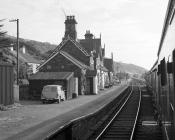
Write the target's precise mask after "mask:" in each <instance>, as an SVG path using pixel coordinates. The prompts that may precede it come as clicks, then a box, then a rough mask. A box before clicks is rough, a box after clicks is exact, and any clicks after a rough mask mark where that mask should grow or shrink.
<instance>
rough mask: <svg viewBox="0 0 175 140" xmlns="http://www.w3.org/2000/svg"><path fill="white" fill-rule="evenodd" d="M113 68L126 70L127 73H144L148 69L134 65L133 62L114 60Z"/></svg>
mask: <svg viewBox="0 0 175 140" xmlns="http://www.w3.org/2000/svg"><path fill="white" fill-rule="evenodd" d="M114 70H115V71H116V72H126V73H129V74H132V75H133V74H139V75H141V74H144V73H145V72H147V71H148V70H146V69H145V68H143V67H140V66H137V65H134V64H127V63H122V62H114Z"/></svg>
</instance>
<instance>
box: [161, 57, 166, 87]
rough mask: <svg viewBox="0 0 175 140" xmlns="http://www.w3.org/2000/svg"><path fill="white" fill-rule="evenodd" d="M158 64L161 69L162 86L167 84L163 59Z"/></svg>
mask: <svg viewBox="0 0 175 140" xmlns="http://www.w3.org/2000/svg"><path fill="white" fill-rule="evenodd" d="M160 64H161V65H160V67H161V85H162V86H164V85H166V83H167V75H166V64H165V58H164V59H163V60H161V62H160Z"/></svg>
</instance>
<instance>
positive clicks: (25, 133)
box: [0, 82, 128, 140]
mask: <svg viewBox="0 0 175 140" xmlns="http://www.w3.org/2000/svg"><path fill="white" fill-rule="evenodd" d="M127 87H128V85H127V82H124V83H122V84H121V85H118V86H113V87H112V88H108V89H105V90H102V91H101V92H100V93H99V94H98V95H83V96H79V97H78V98H76V99H72V100H67V101H64V102H61V103H60V104H56V103H55V104H41V103H40V102H35V101H21V102H20V104H21V106H19V107H17V108H15V109H10V110H8V111H1V112H0V140H5V139H7V140H12V139H13V140H39V139H43V138H45V137H46V136H47V135H48V134H49V133H51V132H52V131H55V130H57V129H59V128H61V127H62V126H64V125H66V124H67V123H69V122H70V121H73V120H74V119H77V118H80V117H83V116H86V115H88V114H91V113H93V112H96V111H97V110H99V109H100V108H102V107H103V106H105V105H106V104H108V103H110V102H111V101H112V100H113V99H114V98H115V97H117V96H118V95H120V93H122V91H124V90H125V89H126V88H127Z"/></svg>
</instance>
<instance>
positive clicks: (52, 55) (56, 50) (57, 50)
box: [37, 36, 90, 69]
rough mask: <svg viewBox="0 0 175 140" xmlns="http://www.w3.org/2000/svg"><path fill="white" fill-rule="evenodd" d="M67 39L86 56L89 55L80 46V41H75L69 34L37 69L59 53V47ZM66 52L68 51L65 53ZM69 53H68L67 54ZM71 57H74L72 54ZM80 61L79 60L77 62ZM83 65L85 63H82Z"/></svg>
mask: <svg viewBox="0 0 175 140" xmlns="http://www.w3.org/2000/svg"><path fill="white" fill-rule="evenodd" d="M67 41H71V42H73V43H74V44H75V46H76V47H77V48H79V49H80V50H81V51H82V52H83V53H84V54H85V55H86V56H90V54H89V53H88V52H87V51H86V50H85V49H84V48H83V47H82V46H81V44H80V43H78V42H77V41H75V40H73V39H71V38H70V37H69V36H68V37H67V38H66V39H64V40H63V41H62V42H61V43H60V44H59V45H58V46H57V47H56V48H55V49H54V50H53V52H52V53H51V54H50V55H49V56H48V58H47V59H46V61H45V62H43V63H42V64H41V65H40V66H39V67H38V68H37V69H40V68H41V67H42V66H43V65H45V64H46V63H47V62H48V61H50V60H51V59H52V58H53V57H55V56H56V55H57V54H58V53H60V51H61V48H62V47H63V46H64V45H65V44H66V42H67ZM67 54H68V53H67ZM68 55H69V54H68ZM71 57H72V58H73V59H75V58H74V57H73V56H71ZM77 61H78V60H77ZM79 63H81V62H79ZM84 65H85V64H84Z"/></svg>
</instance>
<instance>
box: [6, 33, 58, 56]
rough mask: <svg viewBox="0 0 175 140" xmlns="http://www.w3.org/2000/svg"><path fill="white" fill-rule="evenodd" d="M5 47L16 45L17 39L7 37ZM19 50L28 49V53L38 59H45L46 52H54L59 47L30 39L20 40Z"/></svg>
mask: <svg viewBox="0 0 175 140" xmlns="http://www.w3.org/2000/svg"><path fill="white" fill-rule="evenodd" d="M5 38H6V42H5V45H10V44H15V43H16V37H13V36H9V35H7V36H6V37H5ZM19 45H20V46H19V48H21V47H22V46H25V47H26V52H27V53H28V54H29V55H31V56H33V57H34V58H36V59H44V58H45V56H46V54H45V53H46V52H48V51H49V50H53V49H54V48H55V47H56V46H57V45H54V44H50V43H48V42H39V41H34V40H29V39H23V38H20V39H19Z"/></svg>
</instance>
